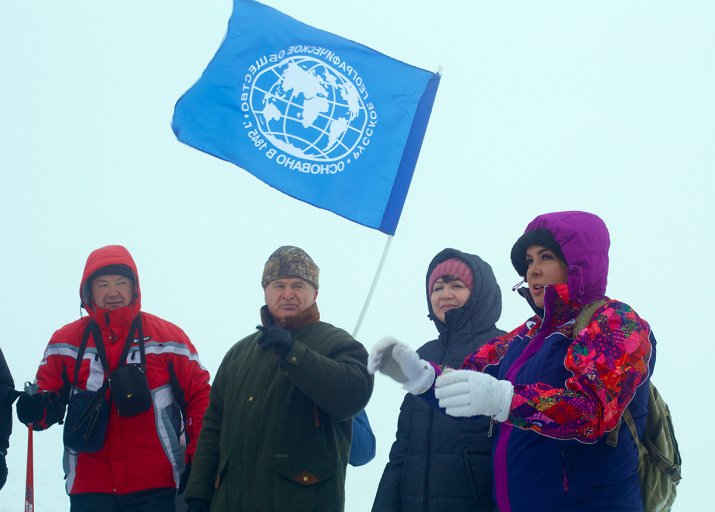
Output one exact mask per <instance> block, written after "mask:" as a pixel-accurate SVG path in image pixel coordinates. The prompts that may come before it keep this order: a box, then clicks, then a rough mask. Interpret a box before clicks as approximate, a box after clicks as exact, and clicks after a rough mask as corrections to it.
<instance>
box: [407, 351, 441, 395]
mask: <svg viewBox="0 0 715 512" xmlns="http://www.w3.org/2000/svg"><path fill="white" fill-rule="evenodd" d="M420 363H421V364H422V373H420V375H418V376H417V377H414V378H412V379H410V380H408V381H407V382H405V383H404V384H403V385H402V388H403V389H405V390H407V391H408V392H409V393H412V394H413V395H421V394H422V393H424V392H425V391H427V390H428V389H429V388H431V387H432V385H433V384H434V378H435V377H434V375H435V372H434V367H433V366H432V365H431V364H429V363H428V362H427V361H425V360H424V359H420Z"/></svg>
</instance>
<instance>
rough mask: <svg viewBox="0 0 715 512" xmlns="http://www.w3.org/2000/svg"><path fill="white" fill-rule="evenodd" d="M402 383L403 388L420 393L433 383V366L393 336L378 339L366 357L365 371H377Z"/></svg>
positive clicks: (416, 393)
mask: <svg viewBox="0 0 715 512" xmlns="http://www.w3.org/2000/svg"><path fill="white" fill-rule="evenodd" d="M378 370H379V371H380V372H381V373H384V374H385V375H387V376H389V377H392V378H393V379H395V380H396V381H397V382H401V383H402V387H403V389H405V390H407V391H409V392H410V393H412V394H413V395H421V394H422V393H424V392H425V391H427V390H428V389H429V388H431V387H432V384H433V383H434V368H433V367H432V365H431V364H429V363H428V362H427V361H425V360H424V359H420V356H419V355H417V352H415V351H414V350H412V349H411V348H410V347H408V346H407V345H405V344H404V343H400V342H399V341H397V340H396V339H394V338H390V337H386V338H382V339H381V340H380V341H378V342H377V343H376V344H375V346H374V347H372V351H371V352H370V355H369V356H368V358H367V371H368V372H370V373H375V372H377V371H378Z"/></svg>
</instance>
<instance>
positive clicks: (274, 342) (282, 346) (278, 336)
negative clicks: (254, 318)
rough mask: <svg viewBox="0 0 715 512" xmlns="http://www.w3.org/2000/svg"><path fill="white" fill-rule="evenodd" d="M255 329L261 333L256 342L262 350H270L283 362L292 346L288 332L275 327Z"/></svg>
mask: <svg viewBox="0 0 715 512" xmlns="http://www.w3.org/2000/svg"><path fill="white" fill-rule="evenodd" d="M256 329H258V330H259V331H262V333H261V335H260V336H259V337H258V339H257V340H256V342H257V343H258V344H259V345H260V346H261V348H262V349H263V350H266V349H269V348H272V349H273V352H275V353H276V355H277V356H278V357H279V358H280V359H281V361H285V358H286V355H287V354H288V351H289V350H290V348H291V347H292V346H293V337H292V336H291V335H290V332H289V331H286V330H285V329H281V328H280V327H276V326H275V325H257V326H256Z"/></svg>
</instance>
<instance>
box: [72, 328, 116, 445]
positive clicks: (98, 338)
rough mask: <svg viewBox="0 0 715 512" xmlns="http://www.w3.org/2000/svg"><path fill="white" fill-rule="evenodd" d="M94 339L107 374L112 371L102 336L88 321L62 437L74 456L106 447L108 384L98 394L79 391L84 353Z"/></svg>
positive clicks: (107, 382)
mask: <svg viewBox="0 0 715 512" xmlns="http://www.w3.org/2000/svg"><path fill="white" fill-rule="evenodd" d="M90 335H92V336H94V342H95V345H96V347H97V354H98V355H99V360H100V361H101V362H102V367H103V368H104V371H105V373H106V372H107V371H108V370H109V363H108V362H107V353H106V352H105V350H104V344H103V343H102V333H101V331H100V330H99V326H98V325H97V323H96V322H95V321H94V320H91V319H90V321H89V323H88V324H87V327H85V329H84V334H83V335H82V342H81V343H80V346H79V352H78V354H77V361H76V362H75V366H74V380H73V381H72V389H71V390H70V399H69V404H68V406H67V417H66V418H65V427H64V432H63V435H62V438H63V441H64V444H65V448H66V449H67V450H69V451H70V452H74V453H84V452H87V453H91V452H98V451H99V450H101V449H102V445H103V444H104V435H105V433H106V431H107V424H108V423H109V402H108V400H107V398H106V394H107V388H108V387H109V381H106V380H105V381H104V383H103V384H102V385H101V386H100V388H99V389H98V390H97V391H76V390H75V387H76V385H77V380H78V379H79V368H80V366H81V365H82V359H83V357H84V351H85V349H86V348H87V341H88V340H89V336H90Z"/></svg>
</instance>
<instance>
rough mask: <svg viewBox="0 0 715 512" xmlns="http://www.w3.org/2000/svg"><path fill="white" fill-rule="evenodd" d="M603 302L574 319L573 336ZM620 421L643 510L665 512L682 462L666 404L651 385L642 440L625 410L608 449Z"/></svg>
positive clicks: (615, 435) (615, 436)
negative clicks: (634, 455) (633, 452)
mask: <svg viewBox="0 0 715 512" xmlns="http://www.w3.org/2000/svg"><path fill="white" fill-rule="evenodd" d="M605 303H606V301H605V300H599V301H595V302H591V303H590V304H587V305H586V307H584V308H583V310H582V311H581V312H580V313H579V315H578V317H576V325H574V337H576V335H577V334H578V333H580V332H581V331H582V330H583V329H585V328H586V327H587V326H588V324H589V323H591V320H592V319H593V315H594V313H595V312H596V310H597V309H598V308H599V307H601V306H602V305H604V304H605ZM623 421H625V422H626V424H627V425H628V428H629V430H630V431H631V434H632V435H633V439H634V440H635V442H636V445H637V446H638V458H639V460H638V476H639V477H640V482H641V498H642V499H643V510H644V511H645V512H668V511H669V510H670V509H671V507H672V506H673V502H674V501H675V497H676V493H677V488H676V487H677V485H678V482H680V480H681V476H680V466H681V463H682V459H681V458H680V451H679V450H678V441H677V440H676V439H675V431H674V430H673V421H672V419H671V416H670V410H669V409H668V404H666V403H665V400H663V397H661V396H660V393H659V392H658V390H657V389H656V388H655V386H654V385H653V382H651V383H650V389H649V392H648V417H647V419H646V424H645V430H644V431H643V439H640V440H639V439H638V432H637V431H636V424H635V422H634V421H633V416H631V413H630V411H629V410H628V409H626V410H625V411H623V416H622V417H621V419H620V420H619V422H618V425H616V428H614V429H613V430H612V431H611V432H610V433H609V434H608V440H607V442H606V444H608V445H609V446H616V445H617V444H618V431H619V430H620V428H621V423H622V422H623Z"/></svg>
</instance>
